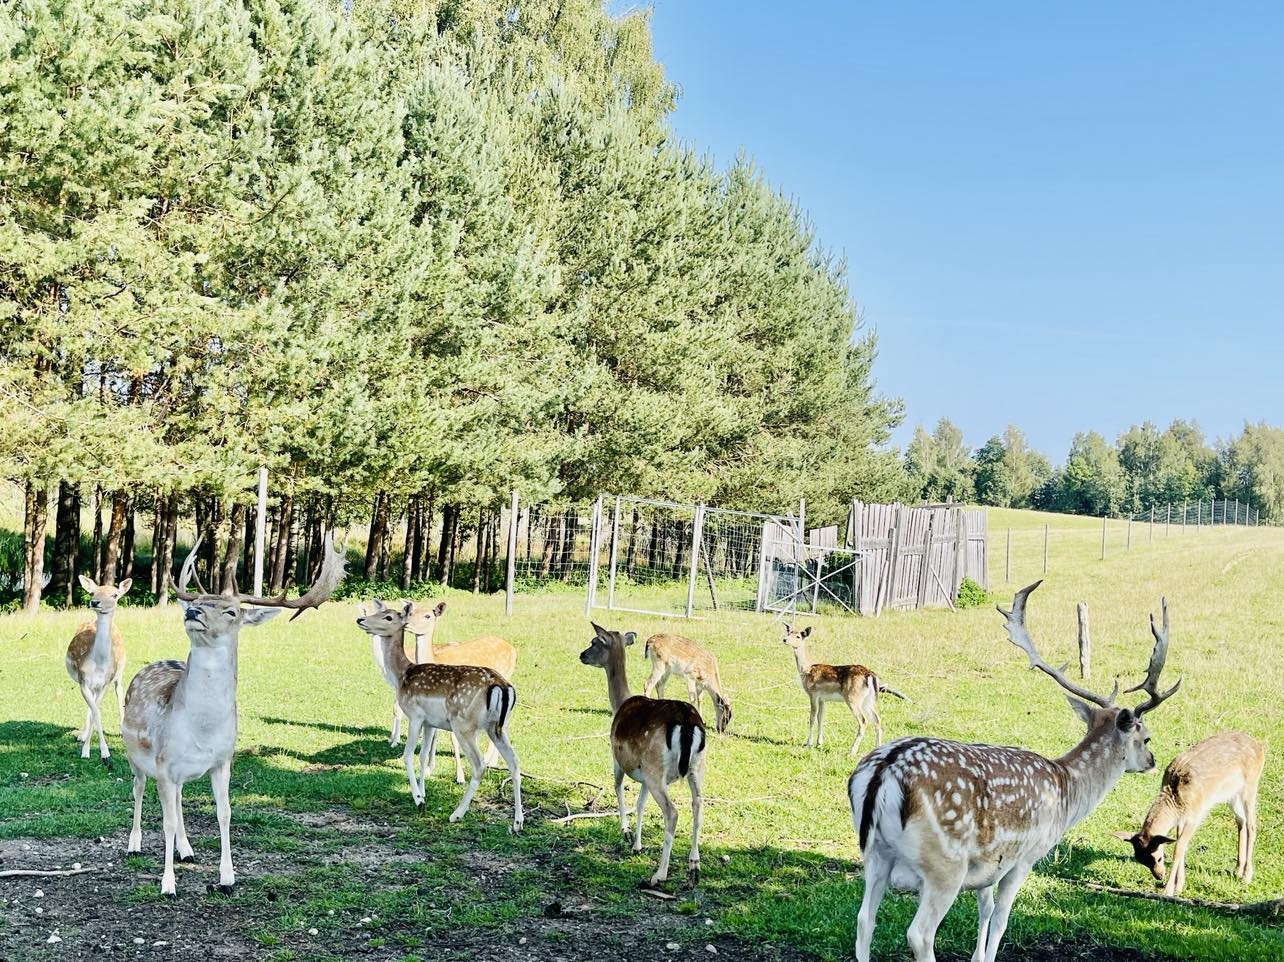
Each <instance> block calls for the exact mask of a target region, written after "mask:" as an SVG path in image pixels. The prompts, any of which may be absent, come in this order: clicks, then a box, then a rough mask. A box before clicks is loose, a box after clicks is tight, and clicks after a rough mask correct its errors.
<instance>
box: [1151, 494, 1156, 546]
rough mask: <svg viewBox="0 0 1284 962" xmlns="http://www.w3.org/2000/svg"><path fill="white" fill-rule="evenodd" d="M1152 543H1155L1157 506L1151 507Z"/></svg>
mask: <svg viewBox="0 0 1284 962" xmlns="http://www.w3.org/2000/svg"><path fill="white" fill-rule="evenodd" d="M1150 543H1151V544H1154V543H1155V506H1154V505H1153V504H1152V505H1151V506H1150Z"/></svg>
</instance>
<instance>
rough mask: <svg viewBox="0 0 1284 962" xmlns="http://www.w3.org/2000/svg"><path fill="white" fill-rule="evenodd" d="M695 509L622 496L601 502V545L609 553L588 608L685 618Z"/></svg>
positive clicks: (694, 531)
mask: <svg viewBox="0 0 1284 962" xmlns="http://www.w3.org/2000/svg"><path fill="white" fill-rule="evenodd" d="M696 514H697V506H696V505H691V504H674V503H671V502H668V501H652V500H648V499H645V498H630V497H623V496H618V497H614V498H605V499H603V510H602V512H601V522H600V525H601V527H603V528H605V527H606V526H607V525H609V530H605V531H603V532H602V536H601V538H600V541H601V543H602V544H604V545H606V548H607V556H608V561H607V570H606V579H605V580H606V597H605V598H603V597H602V591H601V582H600V581H599V584H598V586H597V587H598V590H597V591H596V592H595V596H594V597H592V598H591V599H590V604H592V605H597V606H599V607H601V606H602V605H603V604H604V605H605V607H607V608H611V609H614V610H620V611H637V612H643V613H646V614H659V615H684V614H686V612H687V597H688V594H689V591H688V589H689V586H690V583H691V568H692V556H693V553H692V548H693V547H694V545H695V543H696V542H695V535H696V530H695V529H696Z"/></svg>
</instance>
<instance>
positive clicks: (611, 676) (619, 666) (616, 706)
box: [606, 651, 633, 715]
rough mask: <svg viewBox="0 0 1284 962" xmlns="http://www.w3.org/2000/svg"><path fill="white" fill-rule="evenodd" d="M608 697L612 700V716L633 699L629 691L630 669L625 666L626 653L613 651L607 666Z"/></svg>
mask: <svg viewBox="0 0 1284 962" xmlns="http://www.w3.org/2000/svg"><path fill="white" fill-rule="evenodd" d="M606 695H607V697H608V698H610V699H611V714H612V715H614V714H615V713H616V712H618V711H619V710H620V706H621V705H623V704H624V703H625V702H626V701H628V700H629V699H630V698H632V697H633V692H631V691H629V678H628V669H627V667H626V666H625V664H624V652H623V651H613V652H611V657H610V659H609V660H608V661H607V664H606Z"/></svg>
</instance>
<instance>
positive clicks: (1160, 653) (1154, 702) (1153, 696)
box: [1125, 598, 1185, 715]
mask: <svg viewBox="0 0 1284 962" xmlns="http://www.w3.org/2000/svg"><path fill="white" fill-rule="evenodd" d="M1159 606H1160V608H1161V609H1162V610H1163V625H1164V627H1163V630H1162V631H1160V630H1159V629H1158V628H1156V627H1155V614H1154V612H1151V614H1150V633H1151V634H1152V635H1154V636H1155V647H1154V650H1153V651H1151V653H1150V664H1149V665H1147V666H1146V679H1145V681H1143V682H1142V683H1141V684H1140V685H1134V686H1133V687H1132V688H1129V689H1128V691H1129V692H1133V691H1144V692H1145V693H1146V695H1147V698H1146V700H1145V701H1143V702H1142V703H1141V704H1140V705H1138V706H1137V707H1136V708H1135V709H1133V711H1134V713H1135V714H1137V715H1144V714H1145V713H1146V712H1148V711H1150V710H1151V709H1152V708H1157V707H1159V706H1160V705H1162V704H1163V703H1164V702H1165V701H1167V700H1168V699H1169V698H1171V697H1172V696H1173V695H1174V694H1176V692H1177V689H1178V688H1180V687H1181V683H1182V678H1184V677H1185V676H1184V675H1183V676H1182V677H1181V678H1178V679H1177V683H1176V684H1175V685H1173V686H1172V687H1171V688H1169V689H1168V690H1167V691H1165V692H1161V691H1160V690H1159V688H1158V687H1157V686H1158V685H1159V675H1160V672H1162V671H1163V670H1164V663H1165V662H1166V661H1167V660H1168V599H1167V598H1160V599H1159ZM1125 694H1127V692H1125Z"/></svg>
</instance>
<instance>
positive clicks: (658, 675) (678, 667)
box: [642, 635, 731, 732]
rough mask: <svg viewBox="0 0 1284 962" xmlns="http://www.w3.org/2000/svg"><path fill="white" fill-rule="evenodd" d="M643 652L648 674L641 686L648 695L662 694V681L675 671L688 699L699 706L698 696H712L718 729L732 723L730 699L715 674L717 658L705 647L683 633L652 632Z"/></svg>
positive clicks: (716, 728)
mask: <svg viewBox="0 0 1284 962" xmlns="http://www.w3.org/2000/svg"><path fill="white" fill-rule="evenodd" d="M643 653H644V654H645V655H646V657H647V658H650V659H651V677H650V678H648V679H647V680H646V686H645V687H644V688H643V689H642V691H643V693H644V694H645V695H646V696H647V697H648V698H650V697H652V695H653V694H659V696H660V697H661V698H663V697H664V683H665V682H666V681H668V680H669V676H670V675H677V676H678V677H680V678H682V679H684V680H685V681H686V683H687V701H689V702H692V703H693V704H694V705H695V706H696V711H699V710H700V696H701V695H702V694H704V692H706V691H707V692H708V693H709V697H710V698H712V699H713V708H714V723H713V727H714V729H715V730H716V731H718V732H724V731H726V730H727V726H728V725H730V724H731V702H730V701H729V700H728V699H727V696H726V694H725V693H724V692H723V689H722V680H721V679H720V678H719V677H718V660H717V659H716V658H714V657H713V653H712V652H711V651H709V650H708V649H705V648H701V647H700V646H699V645H697V644H696V643H695V642H694V641H692V640H691V639H690V638H685V637H683V636H682V635H652V636H651V637H650V638H648V639H647V640H646V647H645V648H644V649H643Z"/></svg>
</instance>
